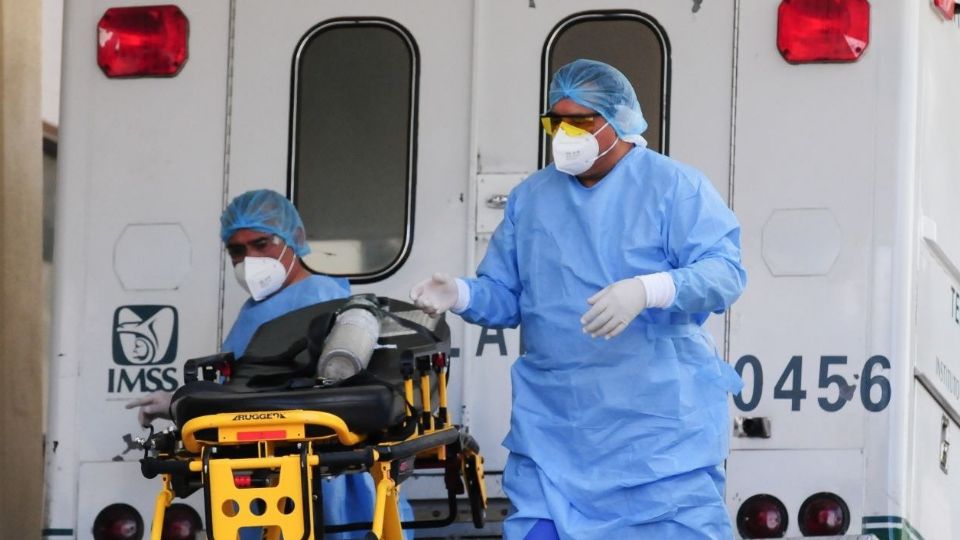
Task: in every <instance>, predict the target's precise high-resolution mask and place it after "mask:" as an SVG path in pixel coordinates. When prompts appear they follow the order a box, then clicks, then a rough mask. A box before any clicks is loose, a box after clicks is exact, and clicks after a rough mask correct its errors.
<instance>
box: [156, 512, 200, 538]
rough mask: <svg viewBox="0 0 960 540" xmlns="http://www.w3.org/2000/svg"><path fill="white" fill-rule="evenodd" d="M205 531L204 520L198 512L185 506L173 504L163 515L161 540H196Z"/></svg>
mask: <svg viewBox="0 0 960 540" xmlns="http://www.w3.org/2000/svg"><path fill="white" fill-rule="evenodd" d="M202 530H203V520H201V519H200V514H197V511H196V510H194V509H193V508H191V507H190V506H187V505H185V504H180V503H177V504H171V505H170V506H169V507H168V508H167V511H166V513H165V514H164V515H163V532H162V533H161V534H160V540H194V539H195V538H197V533H199V532H200V531H202Z"/></svg>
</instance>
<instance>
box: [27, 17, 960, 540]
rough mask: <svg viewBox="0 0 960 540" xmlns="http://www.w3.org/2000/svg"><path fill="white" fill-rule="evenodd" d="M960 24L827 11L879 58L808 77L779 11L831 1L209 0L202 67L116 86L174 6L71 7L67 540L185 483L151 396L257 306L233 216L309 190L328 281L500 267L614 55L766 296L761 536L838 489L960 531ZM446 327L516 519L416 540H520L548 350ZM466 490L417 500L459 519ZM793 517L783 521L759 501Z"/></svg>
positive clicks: (905, 533)
mask: <svg viewBox="0 0 960 540" xmlns="http://www.w3.org/2000/svg"><path fill="white" fill-rule="evenodd" d="M935 3H936V4H942V6H941V7H940V8H938V7H937V6H935V5H934V4H933V3H931V2H930V1H929V0H902V1H893V0H874V1H873V2H872V3H870V4H867V2H866V0H822V1H820V2H819V4H821V5H827V4H829V5H832V6H833V8H831V9H835V10H839V11H840V12H845V11H844V10H847V9H854V10H856V9H861V8H862V7H863V6H864V5H867V6H868V9H869V13H868V19H867V23H866V24H867V26H868V31H869V37H868V38H867V39H861V38H857V37H856V36H853V37H851V38H850V49H851V50H854V51H855V53H856V55H857V56H859V58H858V59H856V61H853V62H848V63H809V64H803V63H801V64H792V63H788V62H787V61H786V60H785V57H784V55H782V54H781V51H779V50H778V47H777V43H778V10H780V12H782V11H783V10H785V9H786V10H787V11H790V10H791V9H792V10H794V15H796V12H797V10H800V11H801V12H802V11H803V10H804V9H808V8H809V7H810V6H813V8H810V9H814V12H811V13H813V15H810V17H813V18H809V19H802V18H801V19H799V20H800V22H799V23H798V22H796V21H794V22H793V23H792V24H801V26H802V24H815V23H817V21H816V17H817V16H821V17H827V18H829V17H830V16H831V15H830V14H829V13H828V12H829V10H826V11H824V9H823V8H822V6H821V8H819V9H820V12H819V15H817V13H818V12H817V11H816V9H815V8H816V4H818V2H816V1H813V0H782V1H773V0H765V1H759V0H750V1H737V0H635V1H630V2H612V1H606V0H589V1H586V0H483V1H480V0H475V1H467V0H456V1H451V0H409V1H406V2H394V1H389V0H325V1H317V0H271V1H266V0H261V1H257V0H229V1H228V0H220V1H213V0H208V1H204V2H179V3H178V4H179V5H177V6H167V7H165V8H164V9H165V10H167V11H165V12H166V13H169V12H178V13H181V14H182V16H183V18H185V19H186V20H187V21H188V24H189V32H188V36H189V37H188V53H187V59H186V62H185V63H184V64H183V66H182V67H180V68H179V70H178V71H176V73H175V74H174V75H173V76H167V77H136V76H135V77H130V78H111V77H108V76H107V75H106V74H105V70H107V71H109V70H110V69H112V66H111V65H109V61H108V65H107V66H106V67H105V68H104V69H101V67H99V66H98V61H97V58H98V56H97V55H98V48H99V49H100V50H99V52H100V53H104V50H105V49H111V47H113V48H114V49H113V50H114V52H116V51H117V50H119V45H118V44H119V43H121V41H119V40H120V37H122V36H120V37H118V36H119V34H121V33H122V32H121V30H122V24H123V21H124V17H126V16H129V14H130V13H136V10H134V11H133V12H126V15H124V14H123V13H121V14H120V15H117V12H116V11H113V12H111V13H112V15H111V16H110V17H107V18H106V19H105V20H106V22H105V23H104V20H102V19H103V18H104V15H105V14H106V13H107V12H108V10H109V9H111V8H126V7H138V6H143V5H144V4H147V2H141V1H130V0H118V1H114V0H76V1H70V2H65V16H64V26H65V33H64V54H63V64H64V67H63V78H62V81H63V88H64V90H63V94H62V104H61V123H60V148H59V186H58V200H57V216H56V234H57V242H56V252H55V265H56V267H55V268H56V270H55V272H56V279H55V291H54V294H55V304H54V320H53V330H52V333H53V335H52V342H51V343H52V347H51V351H52V358H51V366H52V367H51V377H50V383H51V388H50V395H51V404H50V407H49V410H50V417H49V423H48V424H49V425H48V434H47V437H46V448H45V452H46V464H47V469H46V486H47V491H46V492H47V501H46V508H45V517H44V527H45V529H44V531H43V537H44V538H45V539H49V540H59V539H66V538H77V539H88V538H91V537H92V536H93V534H92V530H93V527H94V521H95V520H96V519H97V518H98V516H100V519H101V520H108V519H109V518H110V517H111V515H119V516H123V515H129V514H130V512H131V511H132V512H133V513H134V514H138V515H139V516H142V521H143V523H142V525H141V526H142V527H145V528H147V529H149V527H150V517H151V516H152V507H153V497H154V494H155V492H156V488H157V487H158V484H157V483H156V482H152V481H147V480H145V479H143V478H142V477H141V476H140V473H139V464H138V463H137V458H138V457H140V456H139V454H138V451H137V450H136V449H135V448H136V444H135V442H134V439H135V438H136V437H138V436H142V435H143V430H141V429H140V428H139V426H138V425H137V423H136V419H135V414H134V413H133V412H132V411H129V410H125V409H124V404H125V403H127V402H128V401H129V400H130V399H132V398H134V397H137V396H140V395H143V394H145V393H147V392H150V391H153V390H158V389H164V390H171V389H173V388H174V387H176V386H177V385H178V384H180V383H181V381H182V377H183V373H182V366H183V363H184V362H185V361H186V360H187V359H189V358H194V357H199V356H204V355H208V354H211V353H213V352H216V351H217V350H218V347H219V345H220V343H221V341H222V339H223V337H224V336H225V333H226V332H227V331H228V330H229V328H230V325H231V323H232V322H233V320H234V318H235V316H236V314H237V312H238V310H239V307H240V305H241V304H242V302H243V301H244V299H245V294H244V293H243V291H242V290H241V289H240V287H239V286H238V285H237V284H236V282H235V281H234V279H233V275H232V269H231V267H230V265H229V259H227V258H226V257H225V256H224V253H223V249H222V246H221V243H220V239H219V237H218V230H219V223H218V219H217V218H218V216H219V214H220V212H221V211H222V209H223V208H224V207H225V205H226V203H227V202H228V201H229V200H230V199H232V198H233V197H235V196H237V195H239V194H241V193H243V192H244V191H247V190H250V189H255V188H264V187H265V188H272V189H275V190H277V191H280V192H282V193H286V194H287V195H288V196H290V197H291V199H292V200H294V202H295V204H296V205H297V206H298V208H299V209H300V211H301V213H302V214H303V218H304V221H305V222H306V224H307V228H308V236H309V240H310V243H311V246H312V248H313V253H312V254H311V255H309V256H308V257H307V258H306V262H307V264H308V265H309V266H310V267H311V268H312V269H314V270H316V271H320V272H327V273H334V274H341V275H349V276H351V279H352V281H353V290H354V291H355V292H365V291H371V292H376V293H377V294H380V295H386V296H392V297H396V298H404V297H405V295H406V294H407V291H408V290H409V288H410V286H411V285H413V284H414V283H416V282H417V281H418V280H420V279H423V278H424V277H426V276H429V275H430V274H431V273H432V272H438V271H439V272H446V273H450V274H453V275H463V274H470V273H472V272H473V271H474V269H475V268H476V264H477V263H478V262H479V260H480V259H481V257H482V256H483V253H484V252H485V249H486V246H487V243H488V242H489V239H490V236H491V234H492V233H493V230H494V229H495V227H496V225H497V223H498V222H499V220H500V217H501V215H502V203H503V200H504V197H505V196H506V194H507V193H509V190H510V189H511V188H512V187H513V186H514V185H516V184H517V183H518V182H520V181H521V180H522V179H523V178H524V177H525V176H526V175H527V174H529V173H530V172H532V171H534V170H536V169H537V168H539V167H540V166H542V165H543V164H544V163H546V162H547V160H548V159H549V152H548V150H549V147H548V142H549V141H548V140H546V139H545V138H544V136H543V134H542V132H541V130H540V129H539V126H538V122H537V115H538V114H539V113H541V112H542V111H543V110H545V108H546V105H545V91H546V87H547V85H548V83H549V77H550V74H551V73H552V72H553V70H555V69H556V68H557V67H559V66H560V65H562V64H563V63H565V62H567V61H569V60H571V59H574V58H578V57H589V58H596V59H601V60H604V61H608V62H610V63H613V64H614V65H616V66H617V67H618V68H620V69H622V70H623V71H624V72H625V73H626V74H627V75H628V77H629V78H630V79H631V80H632V81H633V82H634V84H635V85H636V87H637V90H638V95H639V97H640V100H641V104H642V106H643V109H644V112H645V114H646V116H647V119H648V121H649V123H650V130H649V131H648V132H647V134H646V136H647V139H648V141H649V143H650V147H651V148H654V149H657V150H659V151H661V152H664V153H667V154H669V155H671V156H672V157H674V158H676V159H678V160H680V161H683V162H686V163H689V164H692V165H694V166H696V167H697V168H699V169H701V170H703V171H704V172H705V173H706V174H707V176H709V178H710V179H711V180H712V181H713V183H714V184H715V186H716V187H717V189H718V190H719V192H720V193H721V194H723V195H724V196H725V197H726V199H727V202H728V203H729V204H730V206H731V207H732V208H733V209H734V211H735V212H736V214H737V215H738V217H739V219H740V221H741V223H742V243H743V261H744V264H745V266H746V268H747V270H748V273H749V283H748V287H747V290H746V292H745V294H744V295H743V297H742V298H741V299H740V301H739V302H738V303H736V304H735V305H734V307H733V308H732V310H730V312H729V313H727V314H726V316H718V317H714V318H713V319H712V320H711V322H709V323H708V327H709V329H710V330H711V332H712V333H713V334H714V335H715V336H716V338H717V343H718V344H722V346H721V349H722V351H721V352H722V353H723V354H725V355H726V357H727V359H728V361H729V362H731V364H733V365H735V366H736V368H737V370H738V371H740V372H741V373H742V375H743V378H744V382H745V387H744V390H743V392H742V393H741V394H740V395H739V396H735V397H734V398H733V399H732V400H731V416H732V417H737V422H736V426H731V430H730V433H731V437H732V443H731V446H732V450H731V454H730V458H729V460H728V462H727V474H728V482H727V502H728V506H729V510H730V515H731V518H732V519H733V520H734V521H735V522H737V521H741V522H742V521H743V520H746V521H747V522H748V523H747V525H750V524H751V523H752V524H753V525H756V518H758V517H759V518H762V519H766V520H768V521H770V523H768V524H767V525H769V526H770V527H771V528H774V529H775V528H776V527H777V526H778V524H779V527H780V528H781V529H782V531H783V532H784V533H785V534H786V536H789V537H800V536H801V535H803V533H804V532H803V531H802V530H801V528H800V524H801V522H802V521H803V519H801V518H800V511H801V506H803V504H804V501H805V500H806V499H807V498H808V497H811V496H812V495H814V494H818V493H829V494H833V496H834V497H839V499H842V501H843V505H845V506H846V510H847V512H846V518H847V520H848V521H849V523H848V524H847V526H846V527H842V533H843V534H846V535H849V536H850V537H856V536H857V535H860V534H874V535H876V536H877V537H879V538H883V539H894V538H897V539H899V538H904V539H907V538H910V539H919V538H926V539H947V538H960V495H958V494H960V467H956V466H955V464H954V461H955V459H954V457H953V455H952V454H953V453H952V452H950V451H949V444H950V442H952V441H956V440H958V439H960V435H958V421H960V380H958V377H960V269H958V268H960V234H957V231H958V230H960V217H958V216H960V213H958V212H957V210H958V206H960V182H957V181H956V180H955V176H954V174H953V167H952V166H951V165H950V163H952V162H953V161H954V160H953V153H954V151H955V144H954V140H953V135H954V133H955V131H954V130H955V126H958V125H960V108H958V107H956V106H955V103H956V100H955V95H956V94H955V91H956V89H957V88H958V87H960V62H957V61H956V58H957V54H958V53H960V29H958V26H957V24H956V23H955V22H954V21H953V20H952V18H950V17H949V16H948V15H947V13H949V12H950V10H951V9H952V6H951V5H947V4H952V2H946V1H943V2H941V1H940V0H936V2H935ZM805 6H806V7H805ZM824 13H827V14H826V15H824ZM830 13H835V12H830ZM801 14H802V13H801ZM807 14H808V15H809V13H807ZM804 20H806V23H804V22H803V21H804ZM118 21H119V22H118ZM811 21H812V22H811ZM780 22H781V23H783V21H780ZM828 22H829V21H828ZM834 22H835V21H834ZM98 24H99V25H100V26H99V28H98ZM780 31H781V33H782V32H785V31H786V29H785V28H781V29H780ZM781 37H782V36H781ZM124 43H126V42H124ZM124 46H126V45H124ZM781 48H783V47H782V46H781ZM793 52H794V53H795V52H796V51H793ZM106 53H109V50H107V51H106ZM785 54H789V52H788V53H785ZM108 56H109V54H108ZM113 67H115V66H113ZM448 320H449V321H450V323H451V328H452V331H453V336H454V337H453V339H454V346H455V347H456V348H457V349H458V351H457V354H456V356H457V358H455V366H454V378H453V380H452V386H451V396H452V400H453V402H454V403H453V404H452V408H453V409H454V416H455V420H456V421H458V422H462V423H464V424H465V425H466V426H468V427H469V429H470V431H471V433H472V434H473V435H474V436H475V437H476V438H477V440H478V441H479V442H480V444H481V448H482V449H483V452H484V455H485V457H486V469H487V473H488V475H487V482H488V488H487V489H488V493H490V494H491V496H492V497H493V499H492V501H491V508H490V512H489V514H488V517H489V520H490V522H489V523H488V526H487V528H486V529H484V530H483V531H480V532H476V531H472V530H471V526H470V525H469V524H468V523H457V524H455V525H454V526H451V527H449V528H448V529H446V530H443V531H440V532H437V531H432V532H431V531H419V532H418V537H419V538H426V537H461V536H464V535H472V536H475V537H497V536H499V534H500V524H501V521H502V519H503V517H504V515H505V514H506V511H507V509H508V503H507V502H506V500H505V496H504V494H503V490H502V487H501V482H500V471H502V469H503V465H504V462H505V458H506V453H505V450H504V449H503V448H502V447H501V446H500V442H501V440H502V439H503V437H504V435H505V433H506V430H507V427H508V420H509V406H510V383H509V380H510V379H509V367H510V364H511V363H512V362H513V360H514V359H515V357H516V356H517V355H518V354H519V353H520V344H519V337H518V336H519V333H518V332H517V331H516V330H506V331H501V330H494V329H482V328H478V327H475V326H471V325H466V324H464V323H463V322H462V321H460V319H458V318H457V317H455V316H451V317H449V319H448ZM441 483H442V480H441V479H439V478H437V477H430V476H421V477H418V478H416V479H415V480H413V481H411V482H410V483H409V484H405V486H406V487H405V492H406V493H407V494H408V496H409V497H410V498H411V499H412V500H413V501H414V504H415V507H416V508H417V510H418V512H420V513H425V514H427V515H431V516H432V512H433V511H434V509H435V508H436V509H440V510H441V511H442V509H443V508H444V505H443V502H442V500H441V497H442V495H441V492H440V489H439V487H440V485H441ZM764 495H766V496H767V497H766V498H762V497H761V499H762V500H763V501H767V502H768V503H769V501H772V500H774V499H775V500H776V501H779V503H780V504H782V515H781V514H778V513H777V512H776V511H775V510H777V509H776V508H774V511H771V510H770V508H769V506H768V507H766V510H764V509H763V508H761V509H760V510H759V511H758V510H757V508H756V507H751V506H749V505H747V504H746V503H747V502H748V501H751V500H752V501H753V502H754V503H756V501H757V500H758V499H757V497H756V496H764ZM197 497H198V494H195V495H194V496H193V497H191V498H190V499H189V500H188V501H187V503H188V504H191V505H193V507H195V508H197V509H200V508H202V507H201V505H200V504H199V499H198V498H197ZM833 500H835V499H833ZM771 504H772V503H771ZM117 505H128V506H117ZM105 508H111V509H112V510H111V511H113V512H119V513H118V514H110V513H109V512H108V513H107V514H102V512H103V511H104V509H105ZM124 512H126V514H125V513H124ZM118 519H119V518H118ZM127 519H129V518H127ZM751 520H752V521H751ZM467 521H469V520H467ZM740 525H743V523H740ZM741 530H743V529H741Z"/></svg>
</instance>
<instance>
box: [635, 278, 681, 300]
mask: <svg viewBox="0 0 960 540" xmlns="http://www.w3.org/2000/svg"><path fill="white" fill-rule="evenodd" d="M637 279H639V280H640V281H641V282H642V283H643V287H644V288H645V289H646V290H647V307H648V308H665V307H670V306H671V305H672V304H673V300H674V299H675V298H676V297H677V286H676V285H675V284H674V283H673V278H672V277H670V274H668V273H667V272H657V273H656V274H647V275H645V276H637Z"/></svg>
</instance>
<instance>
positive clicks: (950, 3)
mask: <svg viewBox="0 0 960 540" xmlns="http://www.w3.org/2000/svg"><path fill="white" fill-rule="evenodd" d="M933 5H934V6H936V8H937V9H938V10H939V11H940V14H941V15H943V18H944V19H946V20H948V21H949V20H950V19H953V16H954V14H955V13H956V12H957V0H933Z"/></svg>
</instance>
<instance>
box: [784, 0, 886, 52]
mask: <svg viewBox="0 0 960 540" xmlns="http://www.w3.org/2000/svg"><path fill="white" fill-rule="evenodd" d="M868 43H870V2H868V1H867V0H782V1H781V2H780V9H779V10H778V11H777V49H779V50H780V54H781V55H782V56H783V58H784V59H785V60H786V61H787V62H790V63H791V64H809V63H814V62H855V61H856V60H857V59H858V58H860V55H862V54H863V51H864V50H865V49H866V48H867V44H868Z"/></svg>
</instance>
